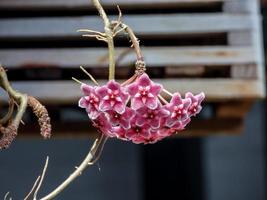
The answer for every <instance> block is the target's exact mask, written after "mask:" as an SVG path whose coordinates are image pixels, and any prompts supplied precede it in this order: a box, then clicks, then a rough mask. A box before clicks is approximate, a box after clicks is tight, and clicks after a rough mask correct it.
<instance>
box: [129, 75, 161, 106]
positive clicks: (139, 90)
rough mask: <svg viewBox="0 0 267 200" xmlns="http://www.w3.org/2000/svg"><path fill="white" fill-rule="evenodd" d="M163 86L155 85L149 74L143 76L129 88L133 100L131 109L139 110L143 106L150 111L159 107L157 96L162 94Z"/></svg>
mask: <svg viewBox="0 0 267 200" xmlns="http://www.w3.org/2000/svg"><path fill="white" fill-rule="evenodd" d="M161 89H162V86H161V85H160V84H155V83H153V82H152V81H151V80H150V79H149V77H148V75H147V74H145V73H144V74H143V75H141V76H140V77H139V78H138V79H137V81H135V82H134V83H132V84H130V85H129V86H128V92H129V94H130V96H131V97H132V99H131V107H132V108H133V109H134V110H137V109H139V108H141V107H143V106H146V107H148V108H150V109H155V108H157V106H158V103H159V102H158V99H157V96H158V94H159V93H160V91H161Z"/></svg>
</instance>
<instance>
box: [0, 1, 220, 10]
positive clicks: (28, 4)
mask: <svg viewBox="0 0 267 200" xmlns="http://www.w3.org/2000/svg"><path fill="white" fill-rule="evenodd" d="M223 1H225V0H127V1H126V0H102V1H101V2H102V5H103V6H105V7H111V6H115V5H120V6H133V7H134V6H136V5H137V6H146V5H152V4H153V5H155V4H158V5H169V6H170V5H171V6H173V5H179V4H208V3H218V2H223ZM84 6H87V7H92V6H93V5H92V3H91V1H88V0H27V1H25V0H1V1H0V8H24V9H25V8H32V7H37V8H46V7H52V8H55V7H59V8H62V7H63V8H64V7H67V8H70V7H71V8H73V7H74V8H75V7H84Z"/></svg>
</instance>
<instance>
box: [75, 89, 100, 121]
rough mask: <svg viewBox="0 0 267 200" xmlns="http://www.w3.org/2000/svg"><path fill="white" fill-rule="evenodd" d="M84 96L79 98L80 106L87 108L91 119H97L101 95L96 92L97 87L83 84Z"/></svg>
mask: <svg viewBox="0 0 267 200" xmlns="http://www.w3.org/2000/svg"><path fill="white" fill-rule="evenodd" d="M81 90H82V91H83V93H84V95H85V96H84V97H82V98H80V100H79V107H81V108H85V109H86V112H87V113H88V116H89V118H90V119H93V120H94V119H96V118H97V117H98V116H99V114H100V113H99V111H98V107H99V97H98V96H97V94H96V93H95V88H94V87H92V86H89V85H86V84H82V85H81Z"/></svg>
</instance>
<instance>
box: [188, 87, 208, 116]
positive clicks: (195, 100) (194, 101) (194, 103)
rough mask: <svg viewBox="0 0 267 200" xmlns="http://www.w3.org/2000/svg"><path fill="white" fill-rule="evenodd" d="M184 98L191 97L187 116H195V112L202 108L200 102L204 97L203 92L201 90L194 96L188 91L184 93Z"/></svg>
mask: <svg viewBox="0 0 267 200" xmlns="http://www.w3.org/2000/svg"><path fill="white" fill-rule="evenodd" d="M185 98H189V99H191V105H190V107H189V108H188V114H189V116H196V114H198V113H199V112H200V111H201V109H202V107H201V103H202V101H203V100H204V98H205V94H204V93H203V92H201V93H200V94H198V95H195V96H194V95H193V94H192V93H191V92H188V93H186V94H185Z"/></svg>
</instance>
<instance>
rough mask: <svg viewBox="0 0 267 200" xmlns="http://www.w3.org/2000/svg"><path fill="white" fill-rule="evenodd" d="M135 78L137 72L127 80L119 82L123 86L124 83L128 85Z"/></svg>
mask: <svg viewBox="0 0 267 200" xmlns="http://www.w3.org/2000/svg"><path fill="white" fill-rule="evenodd" d="M136 78H137V74H134V75H133V76H132V77H131V78H129V79H128V80H126V81H125V82H123V83H122V84H121V86H125V85H128V84H130V83H132V82H133V81H134V80H135V79H136Z"/></svg>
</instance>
